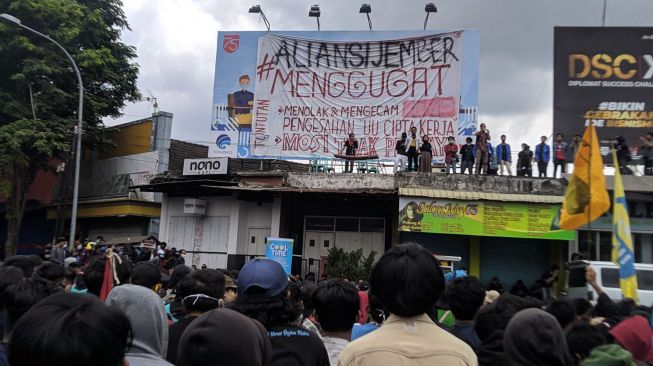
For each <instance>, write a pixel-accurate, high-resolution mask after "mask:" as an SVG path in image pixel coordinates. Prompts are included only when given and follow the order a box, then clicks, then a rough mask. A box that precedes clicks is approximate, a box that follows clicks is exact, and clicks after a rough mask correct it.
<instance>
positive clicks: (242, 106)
mask: <svg viewBox="0 0 653 366" xmlns="http://www.w3.org/2000/svg"><path fill="white" fill-rule="evenodd" d="M238 81H239V82H240V90H239V91H237V92H235V93H234V104H235V113H236V114H249V113H252V106H253V105H254V93H252V92H250V91H248V90H247V88H249V75H243V76H241V77H240V79H238Z"/></svg>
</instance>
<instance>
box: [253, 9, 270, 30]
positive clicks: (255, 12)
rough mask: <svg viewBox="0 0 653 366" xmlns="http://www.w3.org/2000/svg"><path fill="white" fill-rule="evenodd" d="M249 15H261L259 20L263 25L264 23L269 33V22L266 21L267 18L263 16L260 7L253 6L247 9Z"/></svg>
mask: <svg viewBox="0 0 653 366" xmlns="http://www.w3.org/2000/svg"><path fill="white" fill-rule="evenodd" d="M249 13H250V14H261V18H262V19H263V23H265V27H266V28H267V29H268V32H269V31H270V22H269V21H268V17H266V16H265V13H264V12H263V9H261V5H253V6H252V7H251V8H249Z"/></svg>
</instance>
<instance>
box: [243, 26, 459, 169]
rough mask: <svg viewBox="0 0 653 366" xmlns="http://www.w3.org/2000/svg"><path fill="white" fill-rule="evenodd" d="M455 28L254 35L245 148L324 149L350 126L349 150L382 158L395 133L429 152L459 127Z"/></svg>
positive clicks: (268, 152)
mask: <svg viewBox="0 0 653 366" xmlns="http://www.w3.org/2000/svg"><path fill="white" fill-rule="evenodd" d="M463 34H464V32H463V31H456V32H450V33H443V34H435V35H429V36H424V37H413V38H407V39H397V40H382V41H364V42H354V41H323V40H310V39H303V38H294V37H288V36H282V35H279V34H271V33H270V34H267V35H265V36H263V37H261V38H260V39H259V44H258V57H257V67H256V75H255V77H256V91H255V93H254V95H255V97H254V104H253V121H252V134H251V141H250V142H251V146H252V149H253V150H252V154H253V155H255V156H259V157H283V158H307V157H315V156H323V157H330V156H333V155H334V154H342V153H344V142H345V140H346V139H347V138H348V135H349V134H350V133H354V134H355V135H356V139H357V140H358V144H359V150H358V152H357V155H378V156H379V158H380V159H384V160H391V159H393V158H394V156H395V143H396V141H397V139H398V138H399V136H400V135H401V133H402V132H409V130H410V128H411V127H416V128H417V134H418V137H419V138H420V139H421V137H422V136H428V137H429V139H430V142H431V145H432V146H433V158H434V160H435V161H436V162H443V161H444V151H443V146H444V145H445V144H446V141H447V138H448V137H449V136H457V135H458V132H457V131H458V117H459V109H460V100H459V99H460V84H461V68H462V66H461V65H462V39H463Z"/></svg>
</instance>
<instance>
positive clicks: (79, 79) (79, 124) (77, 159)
mask: <svg viewBox="0 0 653 366" xmlns="http://www.w3.org/2000/svg"><path fill="white" fill-rule="evenodd" d="M0 18H2V19H4V20H6V21H8V22H11V23H13V24H15V25H16V26H18V27H20V28H23V29H26V30H28V31H30V32H32V33H34V34H36V35H39V36H41V37H43V38H45V39H47V40H48V41H50V42H52V43H54V44H55V45H56V46H57V47H59V49H60V50H61V51H63V53H65V54H66V57H68V60H69V61H70V63H71V64H72V65H73V70H75V75H76V76H77V84H79V105H78V106H77V126H76V128H75V129H76V131H75V134H77V144H76V147H75V185H74V188H73V207H72V214H71V216H70V238H69V239H68V240H69V241H68V243H69V245H70V247H71V248H73V247H74V244H75V230H76V229H77V227H76V226H77V203H78V202H79V169H80V159H81V156H82V112H83V110H84V84H83V83H82V75H81V74H80V73H79V69H78V68H77V64H76V63H75V60H73V57H72V56H71V55H70V53H68V51H66V49H65V48H63V46H62V45H60V44H59V43H57V41H55V40H54V39H52V38H50V37H48V36H46V35H45V34H43V33H41V32H39V31H36V30H34V29H32V28H30V27H28V26H26V25H24V24H23V23H22V22H21V21H20V19H18V18H16V17H15V16H13V15H9V14H4V13H3V14H0Z"/></svg>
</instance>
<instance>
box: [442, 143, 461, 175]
mask: <svg viewBox="0 0 653 366" xmlns="http://www.w3.org/2000/svg"><path fill="white" fill-rule="evenodd" d="M448 141H449V143H448V144H447V145H444V166H445V172H446V173H447V174H449V172H451V173H453V174H456V163H458V154H457V153H458V145H456V139H455V138H454V137H453V136H449V139H448Z"/></svg>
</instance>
